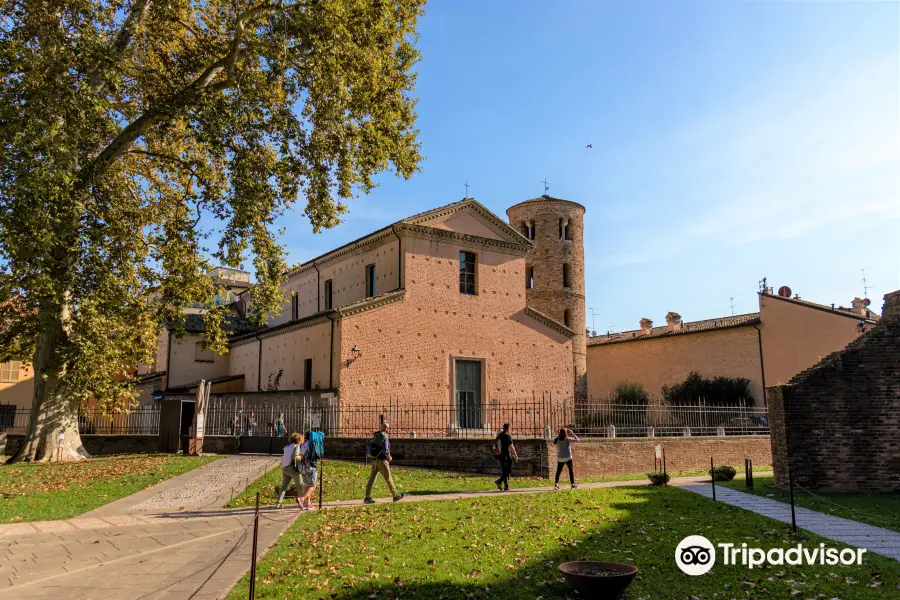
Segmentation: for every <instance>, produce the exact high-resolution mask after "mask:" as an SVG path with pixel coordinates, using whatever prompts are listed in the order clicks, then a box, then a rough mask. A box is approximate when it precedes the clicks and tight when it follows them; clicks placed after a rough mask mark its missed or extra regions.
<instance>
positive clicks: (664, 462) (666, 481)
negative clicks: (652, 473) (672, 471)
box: [663, 448, 669, 486]
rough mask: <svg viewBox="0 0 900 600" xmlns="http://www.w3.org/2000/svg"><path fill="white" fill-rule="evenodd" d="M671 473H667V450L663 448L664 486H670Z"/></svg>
mask: <svg viewBox="0 0 900 600" xmlns="http://www.w3.org/2000/svg"><path fill="white" fill-rule="evenodd" d="M668 479H669V472H668V471H666V449H665V448H663V485H664V486H667V485H669V481H668Z"/></svg>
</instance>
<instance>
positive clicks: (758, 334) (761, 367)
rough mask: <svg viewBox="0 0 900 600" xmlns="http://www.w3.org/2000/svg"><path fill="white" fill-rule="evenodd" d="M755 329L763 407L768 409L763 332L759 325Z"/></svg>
mask: <svg viewBox="0 0 900 600" xmlns="http://www.w3.org/2000/svg"><path fill="white" fill-rule="evenodd" d="M753 329H755V330H756V339H757V340H758V341H759V372H760V375H762V385H763V406H766V407H767V406H768V405H769V403H768V402H767V401H766V364H765V363H764V362H763V351H762V331H760V329H759V325H754V326H753Z"/></svg>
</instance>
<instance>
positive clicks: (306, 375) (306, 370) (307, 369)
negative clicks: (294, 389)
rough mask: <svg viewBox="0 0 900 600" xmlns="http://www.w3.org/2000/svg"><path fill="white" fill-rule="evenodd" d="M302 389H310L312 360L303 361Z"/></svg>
mask: <svg viewBox="0 0 900 600" xmlns="http://www.w3.org/2000/svg"><path fill="white" fill-rule="evenodd" d="M303 389H304V390H311V389H312V359H311V358H307V359H306V360H304V361H303Z"/></svg>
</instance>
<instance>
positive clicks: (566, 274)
mask: <svg viewBox="0 0 900 600" xmlns="http://www.w3.org/2000/svg"><path fill="white" fill-rule="evenodd" d="M570 270H571V269H570V268H569V263H565V264H564V265H563V287H572V282H571V281H570V280H571V276H570V273H569V271H570Z"/></svg>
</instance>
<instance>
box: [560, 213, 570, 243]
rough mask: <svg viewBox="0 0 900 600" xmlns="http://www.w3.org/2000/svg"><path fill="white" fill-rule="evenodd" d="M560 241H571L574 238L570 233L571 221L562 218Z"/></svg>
mask: <svg viewBox="0 0 900 600" xmlns="http://www.w3.org/2000/svg"><path fill="white" fill-rule="evenodd" d="M559 239H561V240H570V241H571V239H572V236H571V234H570V233H569V219H566V218H562V219H560V220H559Z"/></svg>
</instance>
